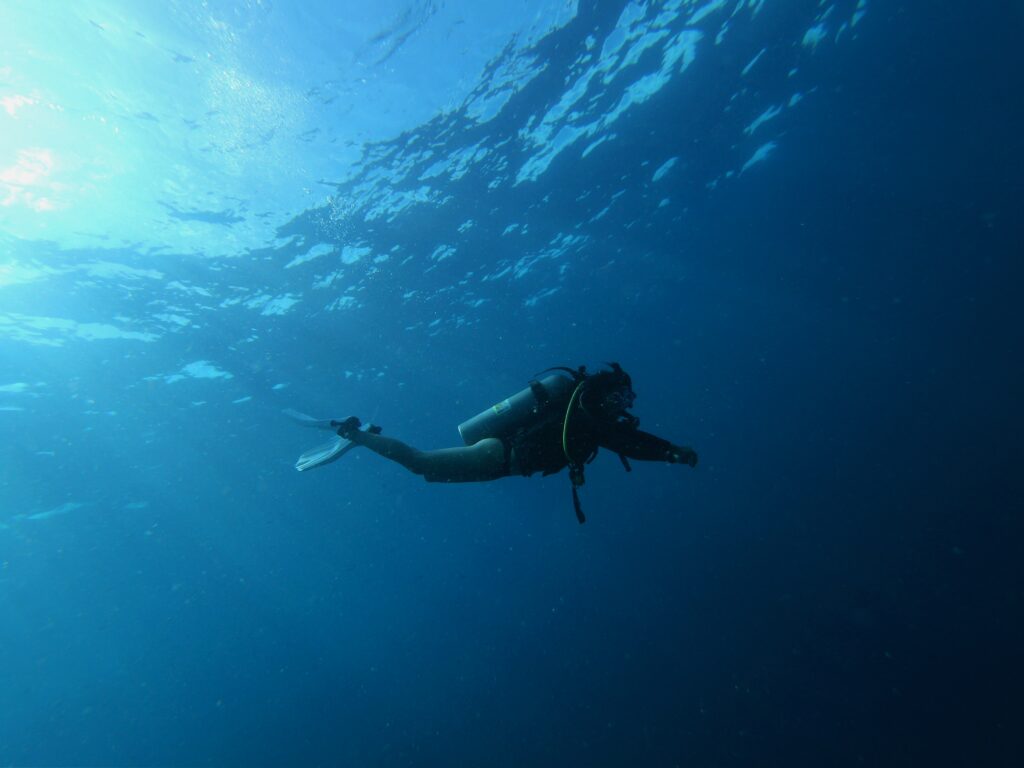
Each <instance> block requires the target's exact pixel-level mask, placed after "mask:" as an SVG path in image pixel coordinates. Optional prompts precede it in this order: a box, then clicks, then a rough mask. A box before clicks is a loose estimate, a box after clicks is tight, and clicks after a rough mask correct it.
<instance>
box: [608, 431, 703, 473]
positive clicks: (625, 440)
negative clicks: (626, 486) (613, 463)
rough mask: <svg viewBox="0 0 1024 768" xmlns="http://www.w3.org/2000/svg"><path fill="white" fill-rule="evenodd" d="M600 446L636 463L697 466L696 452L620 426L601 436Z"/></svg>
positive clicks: (655, 436) (649, 434)
mask: <svg viewBox="0 0 1024 768" xmlns="http://www.w3.org/2000/svg"><path fill="white" fill-rule="evenodd" d="M599 442H600V445H601V446H602V447H604V448H607V449H609V450H611V451H615V452H616V453H618V454H621V455H622V456H625V457H626V458H627V459H636V460H637V461H667V462H668V463H669V464H689V465H690V466H691V467H695V466H697V452H696V451H695V450H693V449H692V448H687V447H685V446H681V445H674V444H673V443H670V442H669V441H668V440H664V439H662V438H660V437H658V436H657V435H652V434H651V433H650V432H642V431H641V430H639V429H633V428H631V427H628V426H625V425H622V426H619V425H616V427H615V428H613V429H610V430H608V431H607V432H606V433H605V434H603V435H601V439H600V441H599Z"/></svg>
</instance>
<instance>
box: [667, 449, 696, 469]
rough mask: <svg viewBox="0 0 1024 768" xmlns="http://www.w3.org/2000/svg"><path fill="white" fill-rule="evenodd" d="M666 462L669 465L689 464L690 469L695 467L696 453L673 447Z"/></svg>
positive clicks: (691, 450)
mask: <svg viewBox="0 0 1024 768" xmlns="http://www.w3.org/2000/svg"><path fill="white" fill-rule="evenodd" d="M668 461H669V464H689V465H690V466H691V467H696V466H697V452H696V451H695V450H693V448H686V447H684V446H680V445H675V446H673V447H672V450H670V451H669V452H668Z"/></svg>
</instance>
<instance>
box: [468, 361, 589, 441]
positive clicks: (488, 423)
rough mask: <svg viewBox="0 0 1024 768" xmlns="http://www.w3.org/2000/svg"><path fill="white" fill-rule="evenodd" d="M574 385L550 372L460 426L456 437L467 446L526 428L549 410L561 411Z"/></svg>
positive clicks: (502, 436)
mask: <svg viewBox="0 0 1024 768" xmlns="http://www.w3.org/2000/svg"><path fill="white" fill-rule="evenodd" d="M575 386H576V382H575V381H574V380H573V379H571V378H569V377H568V376H566V375H565V374H562V373H551V374H548V375H547V376H545V377H544V378H543V379H540V380H539V381H531V382H530V386H528V387H527V388H526V389H523V390H520V391H519V392H516V394H514V395H512V396H511V397H509V398H506V399H505V400H502V401H501V402H500V403H496V404H495V405H492V406H491V407H490V408H488V409H487V410H486V411H482V412H481V413H478V414H477V415H476V416H474V417H473V418H471V419H467V420H466V421H464V422H462V423H461V424H459V434H460V435H462V440H463V442H465V444H466V445H473V444H474V443H477V442H479V441H481V440H483V439H484V438H486V437H498V438H504V437H508V436H509V435H511V434H513V433H514V432H515V431H516V430H518V429H520V428H522V427H526V426H529V425H530V424H531V423H532V422H534V421H535V420H536V419H537V418H538V416H540V415H542V414H544V412H545V411H547V410H548V409H549V408H551V407H555V408H558V410H559V411H560V412H562V411H564V409H565V404H566V403H567V402H568V400H569V397H570V396H571V394H572V391H573V389H574V387H575Z"/></svg>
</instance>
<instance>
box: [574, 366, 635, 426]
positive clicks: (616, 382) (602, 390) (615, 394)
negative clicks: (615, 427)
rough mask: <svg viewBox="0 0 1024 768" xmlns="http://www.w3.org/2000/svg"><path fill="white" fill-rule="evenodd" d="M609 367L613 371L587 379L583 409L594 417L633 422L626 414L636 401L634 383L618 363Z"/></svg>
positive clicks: (600, 373) (603, 372)
mask: <svg viewBox="0 0 1024 768" xmlns="http://www.w3.org/2000/svg"><path fill="white" fill-rule="evenodd" d="M608 365H609V366H610V367H611V370H609V371H601V372H599V373H595V374H592V375H591V376H590V377H589V378H588V379H587V384H586V390H585V392H584V393H583V397H582V404H583V407H584V408H585V409H586V410H587V411H588V412H589V413H590V414H591V415H593V416H597V417H602V418H606V419H627V420H632V419H633V417H632V416H630V415H629V414H628V413H626V412H627V411H628V410H629V409H630V408H632V407H633V401H634V400H636V392H634V391H633V381H632V379H630V377H629V374H628V373H626V372H625V371H624V370H622V366H620V365H619V364H618V363H609V364H608Z"/></svg>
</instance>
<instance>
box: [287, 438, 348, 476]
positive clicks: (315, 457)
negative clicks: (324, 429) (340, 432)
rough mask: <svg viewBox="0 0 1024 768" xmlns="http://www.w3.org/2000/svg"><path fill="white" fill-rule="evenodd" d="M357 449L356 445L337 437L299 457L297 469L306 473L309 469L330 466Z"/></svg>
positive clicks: (296, 463) (296, 464)
mask: <svg viewBox="0 0 1024 768" xmlns="http://www.w3.org/2000/svg"><path fill="white" fill-rule="evenodd" d="M355 447H356V444H355V443H353V442H350V441H348V440H345V439H343V438H340V437H336V438H334V439H333V440H331V441H330V442H329V443H324V444H323V445H318V446H317V447H316V448H310V449H309V450H308V451H306V452H305V453H304V454H302V455H301V456H299V460H298V461H296V462H295V468H296V469H297V470H299V472H305V471H306V470H308V469H314V468H315V467H322V466H324V465H325V464H330V463H331V462H332V461H337V460H338V459H340V458H341V457H342V456H344V455H345V454H346V453H348V452H349V451H350V450H352V449H353V448H355Z"/></svg>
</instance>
